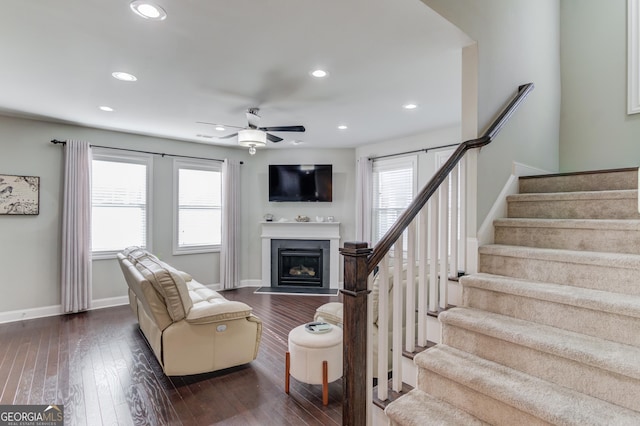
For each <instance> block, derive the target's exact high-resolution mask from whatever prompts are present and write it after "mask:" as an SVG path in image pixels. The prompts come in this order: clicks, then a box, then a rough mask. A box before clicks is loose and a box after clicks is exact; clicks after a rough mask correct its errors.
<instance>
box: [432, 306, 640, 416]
mask: <svg viewBox="0 0 640 426" xmlns="http://www.w3.org/2000/svg"><path fill="white" fill-rule="evenodd" d="M440 321H441V322H442V324H443V343H444V344H446V345H448V346H450V347H454V348H456V349H460V350H462V351H465V352H469V353H473V354H474V355H476V356H479V357H481V358H484V359H487V360H490V361H493V362H497V363H499V364H502V365H505V366H507V367H510V368H514V369H516V370H519V371H522V372H524V373H527V374H530V375H532V376H535V377H538V378H541V379H544V380H547V381H549V382H552V383H556V384H558V385H561V386H565V387H567V388H570V389H574V390H576V391H578V392H582V393H584V394H587V395H591V396H593V397H596V398H600V399H602V400H605V401H609V402H612V403H615V404H617V405H621V406H623V407H626V408H630V409H632V410H640V400H638V398H637V395H639V394H640V348H637V347H634V346H629V345H624V344H620V343H615V342H611V341H607V340H604V339H598V338H595V337H590V336H586V335H584V334H580V333H574V332H570V331H567V330H562V329H559V328H556V327H550V326H546V325H541V324H536V323H532V322H529V321H523V320H519V319H514V318H511V317H507V316H504V315H499V314H494V313H490V312H485V311H479V310H477V309H471V308H456V309H451V310H449V311H447V312H444V313H442V315H440Z"/></svg>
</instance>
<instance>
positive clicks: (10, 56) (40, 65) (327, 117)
mask: <svg viewBox="0 0 640 426" xmlns="http://www.w3.org/2000/svg"><path fill="white" fill-rule="evenodd" d="M154 1H155V3H156V4H158V5H160V6H162V7H163V8H164V9H165V10H166V12H167V15H168V16H167V18H166V19H165V20H163V21H150V20H145V19H143V18H141V17H139V16H138V15H136V14H134V13H133V12H132V11H131V9H130V7H129V0H59V1H25V0H4V1H3V4H2V13H1V14H0V49H1V57H2V66H0V81H2V90H1V91H0V113H2V114H5V115H12V116H25V117H30V118H37V119H43V120H47V121H55V122H63V123H72V124H77V125H82V126H89V127H96V128H102V129H110V130H117V131H124V132H130V133H136V134H143V135H152V136H159V137H166V138H171V139H178V140H185V141H194V142H202V143H209V144H220V145H236V139H235V138H231V139H218V138H219V137H220V136H224V135H227V134H229V133H233V132H235V131H236V129H227V130H226V131H217V130H215V127H214V126H212V125H206V124H199V123H197V122H199V121H204V122H210V123H221V124H226V125H231V126H239V127H242V126H245V125H246V117H245V114H244V112H245V110H246V109H247V108H250V107H259V108H260V115H261V117H262V118H261V121H260V125H261V126H285V125H298V124H301V125H304V126H305V127H306V129H307V131H306V132H305V133H284V132H280V133H274V134H276V135H277V136H280V137H282V138H284V141H282V142H280V143H278V144H272V143H269V144H268V148H275V147H286V148H292V147H293V145H292V141H295V142H297V143H298V144H299V146H300V147H306V148H325V147H326V148H337V147H356V146H360V145H364V144H368V143H373V142H379V141H383V140H388V139H391V138H397V137H403V136H409V135H413V134H419V133H423V132H425V131H428V130H429V129H433V128H438V127H443V126H450V125H455V124H457V123H459V120H460V49H461V47H462V46H465V45H467V44H469V43H470V42H471V41H470V39H469V38H468V37H467V36H466V35H464V34H463V33H461V32H460V31H459V30H458V29H457V28H455V27H454V26H452V25H451V24H449V23H448V22H446V21H445V20H444V19H442V18H441V17H440V16H439V15H437V14H436V13H435V12H433V11H432V10H430V9H429V8H427V7H426V6H425V5H424V4H423V3H422V2H421V1H420V0H349V1H344V0H324V1H311V0H227V1H220V0H154ZM318 68H321V69H325V70H326V71H328V72H329V76H328V77H325V78H323V79H317V78H314V77H312V76H311V75H310V71H312V70H314V69H318ZM114 71H125V72H128V73H131V74H134V75H135V76H137V78H138V80H137V81H135V82H122V81H118V80H116V79H114V78H113V77H112V76H111V74H112V72H114ZM410 102H411V103H415V104H417V105H418V108H416V109H414V110H405V109H403V107H402V106H403V105H404V104H406V103H410ZM104 105H106V106H109V107H111V108H113V109H114V111H112V112H104V111H101V110H100V109H99V108H98V107H99V106H104ZM341 124H344V125H347V126H348V129H346V130H339V129H338V128H337V126H338V125H341Z"/></svg>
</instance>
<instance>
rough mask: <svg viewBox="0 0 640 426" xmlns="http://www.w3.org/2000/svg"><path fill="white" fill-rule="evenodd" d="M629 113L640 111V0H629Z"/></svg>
mask: <svg viewBox="0 0 640 426" xmlns="http://www.w3.org/2000/svg"><path fill="white" fill-rule="evenodd" d="M627 1H628V3H627V19H628V24H627V30H628V32H629V37H628V41H627V48H628V49H629V56H628V67H629V69H628V74H627V90H628V94H627V99H628V107H627V113H628V114H638V113H640V0H627Z"/></svg>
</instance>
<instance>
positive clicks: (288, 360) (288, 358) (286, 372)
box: [284, 351, 291, 395]
mask: <svg viewBox="0 0 640 426" xmlns="http://www.w3.org/2000/svg"><path fill="white" fill-rule="evenodd" d="M284 363H285V364H284V391H285V392H286V393H287V395H288V394H289V380H290V376H289V369H290V368H291V355H290V354H289V351H287V353H286V354H285V362H284Z"/></svg>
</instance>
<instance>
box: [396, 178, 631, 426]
mask: <svg viewBox="0 0 640 426" xmlns="http://www.w3.org/2000/svg"><path fill="white" fill-rule="evenodd" d="M637 188H638V170H637V169H625V170H615V171H601V172H589V173H579V174H565V175H552V176H544V177H527V178H521V179H520V194H517V195H513V196H510V197H508V200H507V201H508V216H509V217H508V218H506V219H500V220H498V221H496V222H495V224H494V225H495V244H492V245H488V246H484V247H481V248H480V253H479V254H480V256H479V257H480V265H479V270H480V273H478V274H475V275H471V276H466V277H463V278H461V283H462V285H463V307H458V308H454V309H450V310H448V311H446V312H443V313H441V314H440V316H439V319H440V322H441V323H442V343H441V344H439V345H437V346H435V347H433V348H431V349H428V350H426V351H424V352H422V353H421V354H418V355H416V357H415V359H414V362H415V364H416V366H417V368H418V381H417V387H416V388H415V389H414V390H412V391H411V392H409V393H408V394H406V395H404V396H403V397H401V398H399V399H398V400H396V401H394V402H393V403H391V404H389V405H388V406H387V408H386V410H385V413H386V414H387V416H388V417H389V419H390V420H391V424H393V425H476V424H477V425H482V424H495V425H510V426H511V425H538V424H557V425H580V426H583V425H640V214H639V213H638V191H637Z"/></svg>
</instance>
